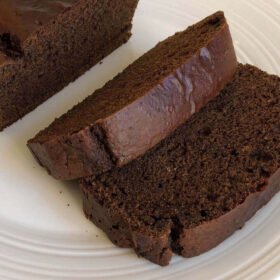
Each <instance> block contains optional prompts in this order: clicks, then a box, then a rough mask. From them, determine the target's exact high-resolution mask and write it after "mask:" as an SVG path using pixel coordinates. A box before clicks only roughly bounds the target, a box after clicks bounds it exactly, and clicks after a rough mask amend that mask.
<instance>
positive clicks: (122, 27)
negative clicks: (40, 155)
mask: <svg viewBox="0 0 280 280" xmlns="http://www.w3.org/2000/svg"><path fill="white" fill-rule="evenodd" d="M137 2H138V0H60V1H58V0H1V1H0V130H2V129H3V128H5V127H6V126H8V125H10V124H12V123H13V122H15V121H17V120H18V119H20V118H21V117H23V116H24V115H25V114H27V113H28V112H30V111H32V110H33V109H34V108H36V107H37V106H38V105H40V104H41V103H42V102H44V101H45V100H46V99H48V98H49V97H51V96H52V95H54V94H55V93H56V92H58V91H59V90H61V89H62V88H63V87H64V86H66V85H67V84H69V83H70V82H71V81H73V80H74V79H76V78H77V77H79V76H80V75H81V74H83V73H84V72H85V71H86V70H88V69H89V68H90V67H91V66H93V65H94V64H96V63H97V62H98V61H100V60H101V59H102V58H103V57H105V56H107V55H108V54H109V53H111V52H112V51H113V50H115V49H116V48H118V47H119V46H120V45H122V44H123V43H125V42H126V41H127V40H128V38H129V37H130V35H131V33H130V30H131V21H132V17H133V14H134V11H135V8H136V5H137Z"/></svg>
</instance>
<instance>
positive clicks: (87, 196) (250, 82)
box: [81, 65, 280, 266]
mask: <svg viewBox="0 0 280 280" xmlns="http://www.w3.org/2000/svg"><path fill="white" fill-rule="evenodd" d="M279 115H280V78H278V77H276V76H270V75H268V74H266V73H264V72H262V71H260V70H258V69H257V68H255V67H253V66H249V65H245V66H242V65H240V66H239V67H238V71H237V73H236V74H235V76H234V78H233V80H232V82H231V83H230V84H229V85H228V86H227V87H226V88H225V89H224V90H223V91H222V92H221V94H220V95H219V96H218V97H217V98H216V99H215V100H213V101H211V102H210V103H208V105H206V107H204V108H203V109H202V110H201V111H200V112H199V113H197V114H195V115H193V116H192V118H191V119H190V120H189V121H187V122H186V123H185V124H183V125H182V126H180V127H179V128H178V129H177V130H176V131H175V132H174V133H173V134H172V135H171V136H170V137H169V138H167V139H165V140H164V141H162V142H161V143H159V144H158V145H157V146H155V147H154V148H153V149H152V150H150V151H149V152H148V153H146V154H145V155H144V156H143V157H142V158H139V159H137V160H135V161H133V162H131V163H130V164H128V165H126V166H125V167H122V168H118V169H114V170H112V171H110V172H107V173H105V174H103V175H100V176H95V177H94V176H93V177H91V178H87V179H83V180H82V181H81V189H82V192H83V198H84V211H85V213H86V215H87V217H88V218H89V219H91V220H92V221H93V222H94V223H95V224H96V225H97V226H98V227H100V228H101V229H103V230H104V231H105V233H106V234H107V235H108V236H109V238H110V239H111V240H112V242H113V243H115V244H116V245H118V246H120V247H132V248H134V249H135V251H136V252H137V253H138V254H139V255H140V256H143V257H145V258H147V259H149V260H150V261H152V262H154V263H157V264H160V265H163V266H164V265H167V264H168V263H169V261H170V259H171V257H172V254H173V252H174V253H177V254H179V255H182V256H184V257H193V256H197V255H199V254H201V253H203V252H206V251H207V250H209V249H211V248H213V247H215V246H217V245H218V244H219V243H221V242H222V241H223V240H224V239H226V238H227V237H228V236H230V235H231V234H232V233H233V232H234V231H235V230H237V229H239V228H241V227H242V226H243V225H244V223H245V222H246V221H247V220H248V219H250V218H251V217H252V216H253V215H254V214H255V213H256V211H257V210H258V209H260V208H261V207H262V206H263V205H265V204H266V203H267V202H268V201H269V200H270V199H271V198H272V197H273V196H274V195H275V194H276V193H277V192H278V191H279V190H280V169H279V167H280V126H279Z"/></svg>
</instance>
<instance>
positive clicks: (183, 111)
mask: <svg viewBox="0 0 280 280" xmlns="http://www.w3.org/2000/svg"><path fill="white" fill-rule="evenodd" d="M236 67H237V61H236V55H235V52H234V48H233V44H232V39H231V35H230V32H229V28H228V25H227V22H226V19H225V17H224V15H223V13H222V12H217V13H215V14H213V15H211V16H210V17H208V18H206V19H204V20H203V21H201V22H199V23H197V24H196V25H193V26H191V27H189V28H188V29H187V30H185V31H183V32H179V33H177V34H175V35H174V36H172V37H170V38H168V39H166V40H165V41H163V42H161V43H159V44H158V45H157V46H156V47H155V48H153V49H152V50H150V51H149V52H147V53H146V54H145V55H143V56H142V57H141V58H139V59H138V60H137V61H136V62H134V63H133V64H131V65H130V66H129V67H128V68H127V69H126V70H124V72H122V73H121V74H119V75H118V76H117V77H115V78H114V79H113V80H111V81H109V82H108V83H107V84H106V85H105V86H104V87H103V88H102V89H99V90H97V91H96V92H95V93H94V94H93V95H91V96H90V97H88V98H87V99H85V100H84V101H83V102H82V103H80V104H78V105H77V106H75V107H74V108H73V109H72V110H70V111H69V112H68V113H66V114H65V115H63V116H62V117H61V118H59V119H57V120H55V121H54V122H53V123H52V124H51V125H50V126H49V127H48V128H46V129H45V130H43V131H41V132H40V133H39V134H38V135H36V136H35V137H34V138H33V139H31V140H30V141H29V142H28V146H29V148H30V149H31V151H32V153H33V154H34V155H35V157H36V158H37V160H38V162H39V163H40V164H41V165H42V166H44V167H45V168H46V169H47V170H48V172H49V173H50V174H51V175H52V176H54V177H55V178H57V179H63V180H71V179H76V178H80V177H84V176H89V175H96V174H100V173H102V172H105V171H107V170H110V169H111V168H114V167H116V166H123V165H125V164H127V163H128V162H130V161H131V160H133V159H135V158H137V157H139V156H141V155H142V154H144V153H145V152H146V151H147V150H149V149H150V148H152V147H153V146H155V145H156V144H157V143H159V142H160V141H161V140H162V139H164V138H165V137H166V136H168V135H169V134H170V133H172V132H173V131H174V130H175V129H176V128H177V127H178V126H179V125H181V124H182V123H183V122H185V121H186V120H187V119H188V118H189V117H190V116H191V115H192V114H193V113H195V112H198V111H199V110H200V109H201V107H203V106H204V105H205V104H206V103H207V102H208V101H209V100H211V99H212V98H214V97H215V96H216V95H217V94H218V93H219V91H220V90H221V89H222V88H223V87H224V86H225V85H226V83H228V82H229V80H230V79H231V78H232V76H233V74H234V72H235V70H236Z"/></svg>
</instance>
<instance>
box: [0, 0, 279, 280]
mask: <svg viewBox="0 0 280 280" xmlns="http://www.w3.org/2000/svg"><path fill="white" fill-rule="evenodd" d="M216 10H224V11H225V13H226V16H227V18H228V20H229V23H230V26H231V31H232V35H233V39H234V44H235V47H236V51H237V54H238V58H239V60H240V61H242V62H244V63H246V62H247V63H252V64H254V65H257V66H258V67H260V68H262V69H264V70H266V71H268V72H269V73H275V74H280V52H279V47H280V0H235V1H232V0H223V1H221V0H194V1H191V0H172V1H169V0H140V5H139V7H138V9H137V12H136V16H135V20H134V29H133V34H134V35H133V37H132V39H131V40H130V42H129V43H128V44H126V45H125V46H123V47H122V48H120V49H118V50H117V51H115V52H114V53H113V54H112V55H110V56H109V57H108V58H106V59H105V60H104V62H103V64H102V65H98V66H96V67H94V68H93V69H92V70H91V71H89V72H88V73H86V74H85V75H84V76H82V77H81V78H80V79H78V80H77V81H76V82H75V83H72V84H71V85H69V86H68V87H67V88H65V89H64V90H63V91H62V92H60V93H59V94H58V95H56V96H55V97H53V98H52V99H50V100H49V101H47V102H46V103H45V104H43V105H42V106H40V107H39V108H38V109H37V110H35V111H34V112H32V113H31V114H29V115H28V116H26V117H25V118H24V119H23V120H21V121H19V122H17V123H16V124H15V125H13V126H12V127H10V128H8V129H6V130H5V131H4V132H2V133H0V199H1V201H0V279H1V280H2V279H3V280H8V279H16V280H19V279H20V280H41V279H73V280H89V279H91V280H92V279H122V280H125V279H135V280H137V279H141V280H142V279H192V280H195V279H207V280H211V279H242V280H243V279H265V280H267V279H276V278H277V276H280V218H279V217H280V195H278V196H276V197H274V199H273V200H272V201H271V202H270V203H269V204H268V205H267V206H266V207H264V208H263V209H262V210H260V211H259V212H258V213H257V215H256V216H255V217H254V218H253V219H252V220H250V221H249V222H248V223H247V224H246V226H245V227H244V228H243V229H242V230H240V231H238V232H236V233H235V234H234V235H233V236H232V237H230V238H229V239H228V240H226V241H225V242H223V243H222V244H221V245H220V246H218V247H217V248H215V249H213V250H211V251H210V252H208V253H206V254H204V255H201V256H199V257H196V258H192V259H183V258H181V257H174V259H173V260H172V263H171V265H170V266H169V267H166V268H161V267H159V266H156V265H153V264H151V263H149V262H148V261H146V260H144V259H140V258H138V257H136V255H135V254H134V253H133V251H132V250H126V249H119V248H116V247H115V246H113V245H112V244H111V243H110V242H109V240H108V239H107V238H106V236H105V235H104V234H103V233H102V232H101V231H100V230H99V229H97V228H96V227H95V226H94V225H93V224H91V223H90V222H89V221H87V220H86V219H85V217H84V215H83V211H82V202H81V196H80V194H79V190H78V187H77V184H76V183H62V182H58V181H55V180H54V179H52V178H51V177H50V176H48V175H47V174H46V172H45V171H44V170H43V169H42V168H40V167H39V166H38V165H37V164H36V162H35V161H34V159H33V158H32V156H31V154H30V153H29V151H28V149H27V148H26V141H27V140H28V139H29V138H31V137H32V136H34V135H35V134H36V132H38V131H39V130H41V129H43V128H44V127H45V126H47V125H48V124H49V123H50V122H51V121H52V120H53V119H54V118H55V117H58V116H60V115H61V114H63V113H64V112H66V111H67V110H68V109H70V108H71V107H72V106H73V105H74V104H76V103H77V102H78V101H81V100H82V99H84V98H85V97H86V96H87V95H89V94H91V93H92V92H93V91H94V90H95V89H96V88H99V87H101V86H102V85H103V84H104V83H105V82H106V81H108V80H109V79H111V78H112V77H113V76H114V75H116V74H117V73H118V72H120V71H121V70H123V69H124V68H125V67H126V66H127V65H128V64H130V63H131V62H132V61H134V60H135V59H136V58H137V57H139V56H140V55H142V54H143V53H144V52H145V51H147V50H148V49H150V48H151V47H153V46H154V45H155V44H156V43H157V42H158V41H160V40H162V39H164V38H166V37H167V36H169V35H171V34H173V33H174V32H176V31H179V30H182V29H185V28H186V27H187V26H188V25H190V24H193V23H195V22H196V21H198V20H200V19H202V18H204V17H205V16H207V15H209V14H210V13H212V12H214V11H216Z"/></svg>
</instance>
